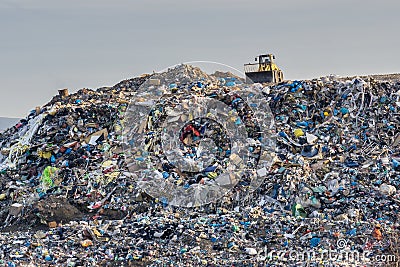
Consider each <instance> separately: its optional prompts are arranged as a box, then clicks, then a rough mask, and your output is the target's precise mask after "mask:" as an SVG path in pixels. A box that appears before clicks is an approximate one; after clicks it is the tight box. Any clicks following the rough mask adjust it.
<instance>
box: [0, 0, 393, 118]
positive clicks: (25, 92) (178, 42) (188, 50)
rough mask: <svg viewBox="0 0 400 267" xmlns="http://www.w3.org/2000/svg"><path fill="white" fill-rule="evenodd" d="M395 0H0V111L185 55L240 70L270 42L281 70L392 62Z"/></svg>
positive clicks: (374, 69)
mask: <svg viewBox="0 0 400 267" xmlns="http://www.w3.org/2000/svg"><path fill="white" fill-rule="evenodd" d="M399 12H400V2H399V1H396V0H392V1H385V0H382V1H376V0H374V1H370V0H363V1H361V0H356V1H351V0H347V1H344V0H336V1H324V0H305V1H299V0H287V1H285V0H283V1H268V0H199V1H190V0H165V1H163V0H142V1H135V0H113V1H109V0H69V1H57V0H0V29H1V32H0V33H1V35H0V38H1V39H0V62H1V63H0V92H1V98H0V100H1V103H0V116H4V117H25V116H26V115H27V113H28V112H29V111H30V110H31V109H33V108H34V107H35V106H38V105H43V104H45V103H47V102H48V101H49V100H50V99H51V97H52V96H53V95H55V94H56V93H57V89H61V88H69V89H70V91H72V92H73V91H76V90H78V89H80V88H83V87H87V88H98V87H101V86H110V85H114V84H116V83H118V82H119V81H120V80H123V79H126V78H131V77H135V76H137V75H140V74H142V73H149V72H152V71H153V70H155V71H158V70H161V69H164V68H166V67H168V66H171V65H174V64H177V63H181V62H187V61H194V60H209V61H216V62H221V63H224V64H228V65H230V66H233V67H235V68H237V69H240V70H242V69H243V64H244V63H249V62H251V61H252V60H254V57H255V56H256V55H258V54H260V53H265V52H271V53H274V54H275V55H276V57H277V63H278V65H279V66H280V67H281V68H282V69H283V71H284V74H285V78H287V79H306V78H315V77H320V76H325V75H329V74H337V75H340V76H347V75H361V74H381V73H399V72H400V53H399V51H398V49H399V47H400V35H399V31H400V30H399V25H400V15H399Z"/></svg>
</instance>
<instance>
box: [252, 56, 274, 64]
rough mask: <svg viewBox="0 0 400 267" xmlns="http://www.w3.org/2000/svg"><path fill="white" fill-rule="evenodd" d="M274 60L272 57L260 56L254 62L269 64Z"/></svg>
mask: <svg viewBox="0 0 400 267" xmlns="http://www.w3.org/2000/svg"><path fill="white" fill-rule="evenodd" d="M274 59H275V56H274V55H260V56H258V57H256V58H255V61H258V62H259V63H261V64H265V63H271V62H272V61H273V60H274Z"/></svg>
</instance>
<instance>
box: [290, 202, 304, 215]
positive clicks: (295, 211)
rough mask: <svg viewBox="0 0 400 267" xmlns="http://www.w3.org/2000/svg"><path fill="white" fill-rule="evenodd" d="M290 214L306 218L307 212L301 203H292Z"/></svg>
mask: <svg viewBox="0 0 400 267" xmlns="http://www.w3.org/2000/svg"><path fill="white" fill-rule="evenodd" d="M292 215H293V216H295V217H299V216H300V217H302V218H306V217H307V213H306V211H305V210H304V208H303V206H302V205H301V204H293V206H292Z"/></svg>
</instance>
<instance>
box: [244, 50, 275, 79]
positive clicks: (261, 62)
mask: <svg viewBox="0 0 400 267" xmlns="http://www.w3.org/2000/svg"><path fill="white" fill-rule="evenodd" d="M274 60H275V56H274V55H273V54H264V55H259V56H258V57H256V58H255V61H256V62H257V63H249V64H245V65H244V72H245V74H246V82H247V83H279V82H282V81H283V72H282V71H281V70H280V69H279V68H278V66H277V65H276V64H275V62H274Z"/></svg>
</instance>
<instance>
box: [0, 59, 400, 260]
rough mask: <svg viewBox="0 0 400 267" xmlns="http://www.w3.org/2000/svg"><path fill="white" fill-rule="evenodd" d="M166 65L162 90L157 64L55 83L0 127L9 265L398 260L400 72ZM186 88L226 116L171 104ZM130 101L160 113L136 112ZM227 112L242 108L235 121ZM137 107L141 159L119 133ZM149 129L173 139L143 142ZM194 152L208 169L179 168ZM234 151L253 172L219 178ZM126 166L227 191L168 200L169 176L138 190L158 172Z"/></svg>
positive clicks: (1, 223) (1, 254)
mask: <svg viewBox="0 0 400 267" xmlns="http://www.w3.org/2000/svg"><path fill="white" fill-rule="evenodd" d="M160 75H161V76H162V77H163V79H164V81H166V82H167V83H168V86H164V87H162V88H161V85H160V81H159V77H156V75H155V74H152V75H143V76H141V77H137V78H133V79H129V80H125V81H122V82H120V83H118V84H117V85H115V86H113V87H104V88H99V89H97V90H91V89H81V90H79V91H78V92H76V93H74V94H69V93H68V91H67V90H60V93H59V95H57V96H55V97H53V99H52V100H51V101H50V102H49V103H48V104H46V105H45V106H43V107H38V108H36V109H35V110H33V111H32V112H30V114H29V115H28V116H27V117H26V118H25V119H22V120H20V121H19V122H18V123H17V124H16V125H15V126H13V127H11V128H9V129H7V130H6V131H4V132H2V133H1V134H0V149H1V154H0V231H1V234H0V245H1V249H0V265H2V266H3V265H4V266H24V265H28V264H33V265H46V266H99V265H100V266H114V265H115V266H321V265H319V264H321V262H322V263H323V264H324V265H323V266H352V265H354V266H361V265H363V266H378V265H380V264H381V265H382V266H384V264H386V265H387V266H393V265H391V264H394V263H395V262H399V261H400V254H399V249H398V248H399V238H398V237H399V231H400V228H399V206H400V190H399V189H400V148H399V145H400V131H399V129H400V116H399V115H398V114H399V112H400V81H399V80H376V79H374V78H372V77H363V78H358V77H356V78H352V79H343V78H338V77H333V76H329V77H323V78H319V79H313V80H303V81H285V82H282V83H280V84H276V85H268V84H250V85H249V84H244V83H243V80H242V79H240V78H239V77H235V76H234V75H232V74H231V73H223V72H217V73H216V74H215V75H209V74H206V73H205V72H203V71H202V70H200V69H199V68H196V67H193V66H190V65H179V66H177V67H174V68H171V69H168V70H167V71H166V72H165V73H162V74H160ZM145 83H147V84H148V85H149V86H152V87H154V88H158V87H160V88H161V89H160V90H159V91H157V92H163V93H164V94H167V95H168V96H169V98H168V101H164V102H163V105H162V106H161V105H156V104H155V102H151V101H149V99H148V98H146V97H143V95H141V94H142V93H143V92H141V91H140V88H141V86H143V85H144V84H145ZM245 90H250V91H252V92H258V94H260V95H262V97H263V100H262V101H265V102H259V103H264V104H265V105H268V108H269V109H270V111H271V112H272V117H271V120H270V121H260V120H259V119H256V120H255V121H256V123H255V121H254V120H253V119H250V118H251V117H252V115H254V114H257V111H259V110H261V111H263V112H259V113H264V109H261V107H260V106H257V105H255V104H254V103H255V102H251V101H252V100H251V97H252V94H249V95H247V96H246V97H240V94H241V92H244V91H245ZM138 92H139V93H138ZM155 92H156V91H155ZM182 94H189V95H191V94H192V95H195V96H207V97H212V98H213V99H215V100H213V101H220V102H223V103H224V105H226V106H227V107H228V108H229V110H228V109H227V110H224V112H225V111H226V114H228V115H226V116H227V117H226V118H225V117H224V114H225V113H224V112H222V111H221V113H218V114H208V113H207V112H206V113H205V115H204V118H200V119H197V120H196V117H193V118H190V116H189V115H190V114H188V113H186V112H181V110H178V109H177V107H178V106H179V103H178V102H182V103H184V104H185V103H186V102H184V101H187V103H192V102H190V101H192V99H189V100H187V99H184V98H182V97H179V95H182ZM160 97H161V96H155V99H156V98H160ZM132 99H135V101H134V102H132ZM161 99H162V98H161ZM171 99H172V100H171ZM135 103H136V105H137V106H139V107H143V106H146V105H150V106H155V107H157V109H155V108H153V109H151V112H150V113H148V114H144V115H143V114H141V115H140V114H139V113H137V116H136V118H127V112H129V110H130V107H131V106H133V105H135ZM264 104H263V105H264ZM185 105H186V104H185ZM138 110H139V109H138ZM188 110H190V109H188ZM164 111H165V112H166V113H165V114H169V115H168V116H170V118H169V117H166V116H167V115H165V114H164V113H163V112H164ZM209 113H212V112H209ZM135 114H136V113H135ZM163 114H164V115H163ZM171 114H172V115H171ZM232 114H233V115H234V114H239V115H240V116H239V115H237V116H236V117H235V119H234V120H233V119H230V118H231V117H234V116H233V115H232ZM263 116H266V115H265V114H263ZM131 117H132V114H131ZM133 117H135V116H133ZM206 117H207V118H208V120H206V119H205V118H206ZM175 118H176V119H175ZM257 118H260V117H257ZM265 118H267V117H265ZM268 118H269V117H268ZM129 119H132V120H135V122H137V123H138V127H139V128H140V127H143V129H142V130H141V131H142V132H143V133H144V134H147V135H144V136H146V138H147V139H143V140H145V141H143V147H142V148H140V149H139V150H138V151H139V152H140V153H141V154H140V155H139V154H138V153H139V152H138V151H136V150H135V151H134V153H133V152H132V153H131V151H127V150H126V145H127V144H126V142H127V141H129V142H130V141H132V140H133V139H135V138H136V137H137V135H136V132H135V134H134V135H132V136H131V139H129V140H126V139H125V138H124V131H125V130H126V128H127V127H129V126H130V125H129V124H128V123H127V122H129ZM164 121H169V122H180V123H182V125H184V127H183V128H182V129H183V130H182V131H179V129H178V128H176V129H175V128H173V129H171V133H170V134H169V135H166V138H164V139H165V140H164V139H163V137H162V136H163V135H162V133H163V132H167V131H168V129H166V128H165V127H166V126H165V125H167V126H168V125H172V124H165V123H164ZM185 121H186V122H188V123H186V124H185ZM224 121H230V122H229V123H230V124H229V123H228V122H224ZM189 122H190V123H189ZM163 123H164V124H163ZM158 124H159V125H158ZM154 125H156V126H154ZM226 125H230V127H231V128H232V127H233V128H235V129H236V128H237V129H238V131H239V130H240V129H242V130H243V132H244V133H245V134H246V138H244V140H245V141H246V142H249V144H251V145H249V146H248V147H245V146H243V147H244V148H246V153H244V152H243V153H244V154H243V155H244V156H243V158H244V159H246V160H243V161H240V159H238V158H239V157H238V156H234V155H236V154H235V151H244V150H243V147H241V146H240V144H239V145H238V143H239V142H238V141H237V140H235V138H236V135H229V133H226V131H224V130H223V129H224V127H226ZM207 127H208V128H207ZM241 127H242V128H241ZM206 128H207V129H206ZM177 129H178V130H177ZM263 129H268V133H273V134H274V136H271V137H270V138H271V139H273V140H274V146H272V145H271V147H270V148H272V147H273V150H272V151H271V150H268V149H266V147H265V143H263V142H264V141H261V140H262V139H263V138H264V139H265V136H264V135H263V134H264V133H265V132H263ZM135 131H137V132H139V130H138V129H136V128H135ZM150 132H151V134H150ZM154 132H155V133H160V136H161V137H160V140H161V141H162V142H163V143H162V144H163V149H161V148H160V147H161V145H159V144H158V143H157V142H153V141H151V142H150V141H149V140H153V139H152V138H153V137H154V138H155V136H156V135H155V133H154ZM150 135H151V138H149V136H150ZM174 136H175V137H176V140H177V141H176V142H178V143H180V144H181V145H180V147H181V148H182V151H181V152H179V153H180V154H179V155H181V156H182V157H183V158H184V160H182V161H179V162H178V161H177V163H176V165H175V166H173V164H172V163H171V162H172V161H173V160H174V159H176V157H177V155H178V154H171V155H172V156H170V157H169V156H168V155H169V154H168V153H167V152H166V144H169V143H168V142H169V141H168V140H172V139H173V140H175V139H174ZM203 139H205V140H206V142H203V143H200V141H201V140H203ZM154 140H156V139H154ZM209 140H212V141H209ZM249 140H250V141H249ZM259 140H260V141H259ZM161 141H160V144H161ZM132 142H134V141H132ZM171 143H172V141H171ZM132 144H133V143H131V145H132ZM178 146H179V145H178ZM134 148H136V147H134ZM187 148H189V149H188V150H187V151H186V150H184V149H187ZM235 149H236V150H235ZM240 149H242V150H240ZM202 150H203V151H207V153H209V152H210V151H214V152H215V153H216V155H217V156H215V157H214V158H213V160H212V161H210V160H209V158H210V157H211V152H210V154H209V157H207V155H208V154H207V153H206V154H205V153H203V154H201V153H200V152H201V151H202ZM263 151H266V152H267V154H268V155H264V154H263ZM135 153H136V154H135ZM143 153H147V154H150V156H151V157H150V156H148V157H147V158H146V157H144V156H143ZM237 154H238V155H239V154H240V153H239V152H237ZM154 155H155V156H154ZM160 155H163V157H161V156H160ZM164 155H165V156H164ZM157 157H158V158H157ZM155 158H157V160H158V159H159V160H160V163H158V162H156V160H154V162H153V161H152V160H153V159H155ZM167 160H169V161H170V162H166V161H167ZM195 160H203V161H204V162H205V163H204V164H206V165H204V170H203V171H202V169H201V168H200V170H197V169H196V170H193V169H192V168H187V170H185V171H181V170H179V168H177V167H181V168H183V167H185V166H184V165H185V164H189V163H187V162H197V161H195ZM231 161H232V162H234V163H233V165H235V166H238V165H239V163H240V164H242V165H243V166H245V167H246V172H238V173H239V174H240V175H236V176H235V177H234V178H232V175H231V176H226V177H225V178H226V179H228V178H229V179H228V182H225V181H226V179H220V180H218V177H220V176H221V175H222V173H223V169H224V168H225V169H230V168H231V167H229V166H231V165H229V162H231ZM267 161H268V164H264V165H262V168H261V167H260V164H262V163H263V162H267ZM143 162H145V163H146V164H147V165H140V164H142V163H143ZM179 164H180V165H179ZM202 164H203V163H202ZM207 164H208V165H207ZM152 165H154V167H151V166H152ZM189 165H190V164H189ZM233 165H232V166H233ZM132 166H133V167H138V166H139V167H140V166H145V167H144V168H142V167H140V168H141V169H140V168H139V167H138V168H137V169H140V171H142V172H144V173H147V172H146V171H147V170H150V168H154V170H152V171H153V172H152V175H153V174H154V175H159V177H158V178H157V179H159V180H156V181H164V180H165V181H166V182H168V183H167V185H168V186H179V190H181V191H179V192H186V191H185V190H191V188H194V187H198V188H201V187H205V186H207V185H208V184H212V186H213V187H212V188H213V190H214V191H213V192H214V193H213V194H216V192H218V190H221V192H222V193H221V194H216V196H218V198H216V199H215V201H212V202H210V203H207V202H204V203H202V204H201V205H197V206H196V205H194V206H189V205H186V206H184V207H183V206H179V205H174V204H173V203H170V201H166V199H165V198H163V197H157V196H155V195H154V192H155V190H154V187H157V183H159V182H157V183H152V184H151V186H148V187H146V186H143V183H144V182H146V181H147V180H146V179H148V177H147V176H146V177H147V178H146V177H144V178H142V179H138V175H137V173H136V171H137V169H135V168H132ZM257 166H258V167H257ZM202 167H203V165H202ZM232 168H233V167H232ZM239 170H240V171H242V169H241V168H239ZM230 171H231V172H230V174H232V173H233V172H237V169H233V171H232V169H230ZM248 173H250V174H251V175H254V177H262V179H256V180H252V178H251V175H248ZM146 175H147V174H146ZM151 178H152V177H150V178H149V179H151ZM215 181H217V182H215ZM254 181H256V182H254ZM258 182H259V183H258ZM215 184H216V185H217V186H215ZM218 186H220V187H218ZM164 188H165V190H166V191H168V189H167V188H166V187H164ZM250 189H251V190H250ZM224 190H225V191H224ZM162 191H163V190H162ZM187 192H191V191H187ZM209 192H210V191H207V194H211V193H209ZM157 193H162V192H158V191H157ZM183 194H184V193H183ZM207 196H208V195H207ZM199 199H200V198H199ZM176 203H178V202H176ZM185 203H186V202H185ZM349 255H350V256H352V257H350V256H349Z"/></svg>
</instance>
